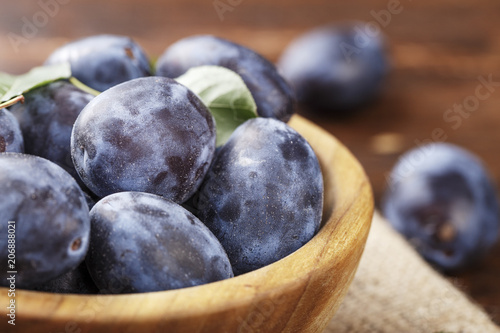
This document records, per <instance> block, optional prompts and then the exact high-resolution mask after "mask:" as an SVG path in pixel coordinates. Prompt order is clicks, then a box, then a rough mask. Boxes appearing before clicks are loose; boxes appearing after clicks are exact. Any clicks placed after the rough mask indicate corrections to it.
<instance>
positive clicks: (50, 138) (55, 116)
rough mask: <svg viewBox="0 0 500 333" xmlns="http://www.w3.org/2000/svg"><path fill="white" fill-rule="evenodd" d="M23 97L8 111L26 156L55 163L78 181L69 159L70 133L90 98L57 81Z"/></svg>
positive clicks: (78, 90) (64, 82) (69, 84)
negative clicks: (37, 157) (10, 112)
mask: <svg viewBox="0 0 500 333" xmlns="http://www.w3.org/2000/svg"><path fill="white" fill-rule="evenodd" d="M24 98H25V100H24V103H18V104H16V105H14V106H12V107H11V110H12V112H13V113H14V115H15V116H16V117H17V119H18V120H19V124H20V126H21V130H22V133H23V136H24V145H25V151H26V153H28V154H32V155H37V156H41V157H44V158H46V159H48V160H50V161H52V162H54V163H56V164H58V165H59V166H61V167H62V168H64V169H65V170H66V171H67V172H69V173H70V174H71V175H72V176H73V177H74V178H76V179H77V180H79V177H78V174H77V172H76V170H75V167H74V166H73V162H72V160H71V149H70V141H71V131H72V129H73V124H74V123H75V120H76V118H77V117H78V115H79V114H80V112H81V111H82V109H83V108H84V107H85V106H86V105H87V104H88V103H89V102H90V101H91V100H92V99H93V98H94V96H93V95H91V94H89V93H86V92H84V91H82V90H80V89H79V88H77V87H75V86H74V85H73V84H71V83H69V82H67V81H65V80H61V81H55V82H52V83H49V84H47V85H44V86H41V87H39V88H36V89H33V90H30V91H29V92H27V93H25V94H24Z"/></svg>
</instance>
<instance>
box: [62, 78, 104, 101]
mask: <svg viewBox="0 0 500 333" xmlns="http://www.w3.org/2000/svg"><path fill="white" fill-rule="evenodd" d="M69 82H71V84H73V85H74V86H75V87H77V88H79V89H80V90H83V91H85V92H86V93H89V94H91V95H94V96H97V95H99V94H100V92H99V91H97V90H95V89H92V88H90V87H89V86H87V85H86V84H84V83H82V82H81V81H80V80H78V79H77V78H76V77H74V76H72V77H70V78H69Z"/></svg>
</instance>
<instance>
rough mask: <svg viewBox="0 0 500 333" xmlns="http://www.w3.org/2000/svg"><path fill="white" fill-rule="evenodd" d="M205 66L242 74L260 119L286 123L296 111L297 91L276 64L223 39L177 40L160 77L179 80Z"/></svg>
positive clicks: (165, 55) (159, 65) (166, 54)
mask: <svg viewBox="0 0 500 333" xmlns="http://www.w3.org/2000/svg"><path fill="white" fill-rule="evenodd" d="M203 65H213V66H221V67H225V68H228V69H230V70H232V71H234V72H236V73H237V74H239V75H240V76H241V78H242V79H243V81H244V82H245V84H246V85H247V87H248V89H249V90H250V92H251V93H252V96H253V98H254V100H255V103H256V104H257V113H258V114H259V116H261V117H270V118H276V119H279V120H282V121H284V122H286V121H288V120H289V119H290V117H291V116H292V114H293V113H294V112H295V99H294V96H293V91H292V89H291V88H290V86H289V85H288V83H287V82H286V81H285V80H284V79H283V77H282V76H281V75H280V74H279V73H278V71H277V70H276V67H275V66H274V64H272V63H271V62H269V61H268V60H267V59H265V58H264V57H262V56H261V55H259V54H257V53H256V52H254V51H253V50H250V49H249V48H246V47H244V46H242V45H239V44H236V43H233V42H231V41H229V40H226V39H223V38H220V37H215V36H210V35H197V36H191V37H188V38H184V39H181V40H179V41H177V42H176V43H174V44H173V45H171V46H170V47H168V48H167V49H166V50H165V51H164V53H163V54H162V55H161V56H160V58H159V59H158V62H157V64H156V74H157V75H160V76H166V77H170V78H176V77H179V76H181V75H182V74H184V73H185V72H186V71H187V70H188V69H190V68H192V67H197V66H203Z"/></svg>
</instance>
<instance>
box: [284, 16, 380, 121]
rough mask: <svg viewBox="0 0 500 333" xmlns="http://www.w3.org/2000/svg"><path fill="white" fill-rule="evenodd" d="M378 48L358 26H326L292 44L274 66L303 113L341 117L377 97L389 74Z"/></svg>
mask: <svg viewBox="0 0 500 333" xmlns="http://www.w3.org/2000/svg"><path fill="white" fill-rule="evenodd" d="M384 48H385V46H384V40H383V37H382V35H381V34H377V35H376V36H370V35H368V34H367V33H366V24H363V23H362V22H350V23H344V24H332V25H328V26H322V27H318V28H315V29H313V30H310V31H308V32H306V33H304V34H303V35H301V36H299V37H297V38H296V39H294V40H293V41H292V42H291V43H290V44H289V45H288V46H287V48H286V49H285V50H284V52H283V54H282V55H281V57H280V59H279V60H278V63H277V66H278V68H279V70H280V72H281V73H282V75H283V76H284V77H285V78H286V79H287V80H288V82H289V83H290V84H291V86H292V87H293V89H294V91H295V94H296V97H297V100H298V102H299V103H301V105H302V106H304V107H305V110H307V111H309V112H316V113H323V114H330V115H337V116H347V115H351V114H353V113H354V111H358V110H360V109H361V108H362V107H363V106H364V105H366V104H367V103H368V102H370V101H371V100H373V99H374V98H375V97H376V96H377V95H378V94H379V91H380V90H381V87H382V86H383V80H384V78H385V77H386V76H387V73H388V68H389V64H388V59H387V58H388V57H387V54H386V51H385V50H384Z"/></svg>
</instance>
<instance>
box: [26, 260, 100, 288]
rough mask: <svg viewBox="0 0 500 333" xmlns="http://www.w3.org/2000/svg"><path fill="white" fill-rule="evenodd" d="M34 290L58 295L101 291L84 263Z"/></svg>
mask: <svg viewBox="0 0 500 333" xmlns="http://www.w3.org/2000/svg"><path fill="white" fill-rule="evenodd" d="M33 290H37V291H44V292H50V293H58V294H97V293H99V289H98V288H97V286H96V285H95V283H94V281H93V280H92V277H91V276H90V273H89V272H88V269H87V264H86V263H85V261H83V262H82V263H81V264H80V265H78V267H76V268H75V269H72V270H71V271H69V272H67V273H64V274H63V275H61V276H58V277H57V278H55V279H52V280H50V281H48V282H45V283H44V284H41V285H39V286H36V287H34V288H33Z"/></svg>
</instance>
